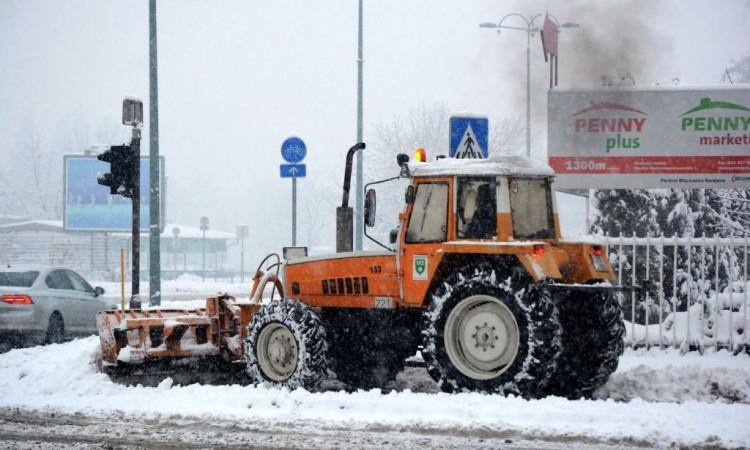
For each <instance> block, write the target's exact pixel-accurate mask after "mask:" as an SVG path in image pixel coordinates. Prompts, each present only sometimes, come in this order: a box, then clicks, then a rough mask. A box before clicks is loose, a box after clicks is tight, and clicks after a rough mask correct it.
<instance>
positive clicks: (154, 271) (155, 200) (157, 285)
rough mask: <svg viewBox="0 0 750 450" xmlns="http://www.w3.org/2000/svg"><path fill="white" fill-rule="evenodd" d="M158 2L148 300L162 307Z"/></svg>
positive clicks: (152, 29)
mask: <svg viewBox="0 0 750 450" xmlns="http://www.w3.org/2000/svg"><path fill="white" fill-rule="evenodd" d="M156 48H157V47H156V0H149V4H148V49H149V102H148V104H149V133H148V134H149V149H150V150H149V155H150V156H149V215H150V218H149V300H150V304H151V305H154V306H158V305H160V304H161V243H160V240H159V237H160V236H159V233H160V231H161V229H160V228H161V227H160V226H159V222H160V220H159V219H160V216H161V205H160V204H159V198H160V197H161V195H160V194H161V193H160V192H159V187H160V186H159V185H160V181H161V180H160V179H159V174H160V172H161V171H160V170H159V169H160V168H159V83H158V66H157V62H158V59H157V55H156Z"/></svg>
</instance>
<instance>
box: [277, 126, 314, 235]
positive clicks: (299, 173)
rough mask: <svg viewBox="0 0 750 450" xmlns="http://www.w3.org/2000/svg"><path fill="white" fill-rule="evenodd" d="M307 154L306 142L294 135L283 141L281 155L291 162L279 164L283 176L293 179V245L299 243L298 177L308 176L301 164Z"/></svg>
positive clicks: (280, 173)
mask: <svg viewBox="0 0 750 450" xmlns="http://www.w3.org/2000/svg"><path fill="white" fill-rule="evenodd" d="M305 156H307V146H305V142H304V141H303V140H302V139H300V138H298V137H296V136H292V137H289V138H287V139H286V140H285V141H284V142H282V143H281V157H282V158H284V160H285V161H286V162H288V163H289V164H281V165H280V166H279V175H280V176H281V178H291V179H292V246H293V247H294V246H296V245H297V178H304V177H306V176H307V168H306V167H305V165H304V164H300V163H301V162H302V160H303V159H305Z"/></svg>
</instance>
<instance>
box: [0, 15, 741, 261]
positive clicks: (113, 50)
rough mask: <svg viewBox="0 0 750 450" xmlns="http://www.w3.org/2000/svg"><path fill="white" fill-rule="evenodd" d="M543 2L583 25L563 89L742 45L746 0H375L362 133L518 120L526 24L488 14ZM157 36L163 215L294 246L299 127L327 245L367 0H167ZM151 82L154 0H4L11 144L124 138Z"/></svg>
mask: <svg viewBox="0 0 750 450" xmlns="http://www.w3.org/2000/svg"><path fill="white" fill-rule="evenodd" d="M546 8H549V11H550V13H552V14H554V15H555V16H556V17H557V18H558V19H559V20H560V21H561V22H568V21H573V22H576V23H578V24H580V28H578V29H567V30H564V31H563V33H562V34H561V36H560V52H561V56H560V82H561V87H566V86H567V87H569V86H578V87H596V86H597V82H598V80H600V76H601V75H602V74H608V75H611V76H616V75H618V74H621V73H625V72H628V73H631V74H632V75H633V76H634V77H635V78H636V81H637V83H638V84H640V85H645V86H652V85H654V84H662V85H669V84H671V83H673V81H672V80H673V79H679V83H680V84H681V85H707V84H708V85H711V84H718V83H720V81H721V80H720V79H721V76H722V73H723V71H724V69H725V68H726V67H727V66H728V65H729V64H730V62H731V60H732V58H736V57H739V56H740V55H742V54H744V53H747V52H748V51H750V39H749V38H748V33H747V28H748V26H749V25H750V11H749V9H750V7H748V2H747V1H746V0H725V1H713V2H709V1H697V0H671V1H666V0H664V1H654V0H651V1H645V0H644V1H607V2H604V1H597V2H593V1H592V2H584V1H565V2H563V1H562V0H558V1H553V0H550V1H523V2H521V1H504V2H497V1H493V0H481V1H480V0H476V1H475V0H470V1H456V0H454V1H447V0H414V1H404V0H378V1H371V0H370V1H368V0H365V46H364V49H365V57H364V59H365V106H364V115H365V140H366V141H367V138H368V137H369V136H370V133H371V131H372V129H373V127H374V125H376V124H378V123H383V122H387V121H390V120H392V119H393V118H394V117H395V116H399V115H400V116H403V115H404V114H406V113H408V111H409V110H410V108H414V107H417V106H419V105H433V104H442V105H445V106H446V107H447V108H448V109H449V110H451V111H471V112H476V113H484V114H487V115H488V116H490V117H504V116H512V115H519V114H520V115H521V116H522V115H523V113H524V96H523V94H524V93H525V84H524V82H525V78H524V76H525V71H524V70H525V46H526V36H525V33H523V32H514V31H509V32H503V33H502V34H499V35H498V34H497V33H495V32H494V31H493V30H486V29H480V28H479V27H478V24H479V23H480V22H487V21H494V22H497V21H498V20H500V18H501V17H503V16H504V15H505V14H507V13H510V12H520V13H522V14H524V15H526V16H528V15H531V14H536V13H539V12H544V11H545V9H546ZM506 23H507V24H511V23H512V22H506ZM538 23H541V21H539V22H538ZM516 24H518V22H516ZM158 33H159V34H158V39H159V102H160V133H161V135H160V149H161V154H162V155H164V156H165V157H166V168H167V176H168V178H169V183H168V187H169V194H168V195H169V197H168V217H169V219H170V220H173V221H177V222H181V223H185V224H191V225H197V224H198V219H199V217H200V216H203V215H206V216H208V217H209V218H210V219H211V223H212V228H218V229H223V230H227V231H234V227H235V225H236V224H238V223H248V224H250V230H251V231H250V233H251V236H253V237H254V238H255V240H257V241H258V242H262V243H261V244H258V247H263V248H259V249H258V251H257V253H262V252H264V251H265V250H266V249H268V250H272V249H274V250H275V249H278V248H279V247H280V246H281V245H288V244H289V243H290V242H289V241H290V238H289V235H290V220H289V199H290V190H291V188H290V184H291V183H290V182H289V181H288V180H280V179H279V177H278V171H279V169H278V165H279V163H280V162H281V157H280V155H279V146H280V144H281V142H282V141H283V140H284V138H286V137H287V136H289V135H290V134H292V133H295V134H298V135H299V136H301V137H302V138H303V139H304V140H305V141H306V143H307V146H308V157H307V159H306V160H305V162H306V163H307V165H308V178H307V179H305V180H301V181H300V183H299V186H300V197H301V200H303V201H308V202H309V203H314V204H316V208H317V210H316V211H308V212H307V213H306V214H307V215H308V216H309V215H311V214H317V215H323V216H325V217H329V218H330V221H331V222H330V226H329V228H331V229H330V230H327V231H326V233H329V234H328V235H329V237H330V243H331V244H332V242H333V241H332V238H333V221H332V220H333V217H334V214H335V211H334V208H335V204H336V203H337V202H339V201H340V193H339V192H334V194H335V198H329V197H333V195H328V194H326V198H325V199H324V201H322V202H321V201H320V199H319V198H315V197H320V194H321V192H322V191H323V190H325V189H326V186H328V185H330V184H331V183H332V182H334V181H335V182H336V183H340V180H339V178H341V177H342V173H343V164H342V163H341V162H342V158H343V153H344V152H345V150H346V149H347V148H348V147H349V146H350V145H351V144H353V143H354V141H355V137H356V77H357V71H356V52H357V41H356V37H357V1H356V0H349V1H344V0H316V1H301V0H298V1H290V0H287V1H263V2H261V1H221V2H216V1H212V2H209V1H196V0H160V1H159V2H158ZM531 58H532V67H531V70H532V73H533V78H534V83H533V94H532V95H533V96H534V123H535V126H534V134H533V139H532V140H533V142H534V146H533V147H534V154H535V156H536V157H539V158H544V157H545V147H546V143H545V142H544V141H545V139H546V136H545V135H544V130H543V126H541V125H539V124H543V123H544V109H545V108H546V104H545V101H544V99H545V98H546V83H547V81H546V76H547V70H548V69H547V66H546V65H545V63H544V60H543V58H542V53H541V50H540V42H539V38H538V36H535V38H534V40H533V41H532V46H531ZM147 81H148V1H146V0H142V1H124V0H123V1H94V0H89V1H72V0H65V1H63V0H0V105H1V106H0V154H1V155H3V156H4V157H5V156H6V155H8V154H9V153H10V149H11V148H12V147H13V146H14V145H16V139H15V138H14V136H15V135H16V134H17V133H18V130H19V128H20V126H21V123H22V121H24V120H27V121H28V120H31V121H32V122H33V123H34V125H35V127H36V128H37V130H38V131H39V132H40V134H41V137H42V140H43V144H44V145H48V146H56V147H67V148H59V149H57V150H59V153H60V155H61V154H62V153H63V152H66V153H80V152H81V151H82V150H84V148H73V147H74V146H75V145H77V144H78V143H77V142H76V140H75V139H73V140H71V139H70V138H69V136H71V135H76V136H79V139H78V141H79V142H86V143H89V144H93V143H97V142H96V141H97V139H102V138H105V139H114V140H115V141H116V142H99V143H102V144H104V143H106V144H111V143H117V142H123V141H125V139H127V137H128V135H129V131H128V130H127V128H126V127H123V126H120V125H119V112H120V111H119V108H120V103H121V100H122V97H123V96H124V95H131V96H137V97H140V98H142V99H143V100H144V103H147V102H148V88H147ZM145 109H146V110H147V106H146V108H145ZM144 136H148V129H147V128H146V129H145V130H144ZM66 137H67V138H66ZM143 149H144V152H146V151H147V149H148V140H147V139H145V140H144V146H143ZM428 151H430V152H445V151H446V150H445V149H428ZM60 157H61V156H60ZM3 163H4V164H5V163H8V162H7V161H4V162H3ZM10 163H12V162H10ZM394 169H395V165H394ZM60 177H62V173H61V174H60ZM313 200H318V201H317V202H313ZM301 220H302V224H301V226H304V225H305V222H304V221H305V220H306V219H305V218H301ZM302 243H303V244H304V242H302Z"/></svg>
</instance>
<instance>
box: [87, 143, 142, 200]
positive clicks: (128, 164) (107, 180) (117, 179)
mask: <svg viewBox="0 0 750 450" xmlns="http://www.w3.org/2000/svg"><path fill="white" fill-rule="evenodd" d="M96 159H98V160H99V161H104V162H108V163H109V165H110V169H109V170H110V173H100V174H99V175H98V176H97V182H98V183H99V184H101V185H103V186H109V193H110V194H112V195H122V196H123V197H128V198H132V197H133V189H134V187H135V177H134V176H133V172H134V168H133V164H134V161H137V159H136V158H134V155H133V152H132V151H131V147H130V146H129V145H113V146H111V147H109V150H106V151H104V152H102V153H100V154H99V155H98V156H97V157H96Z"/></svg>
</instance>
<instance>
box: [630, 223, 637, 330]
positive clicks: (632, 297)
mask: <svg viewBox="0 0 750 450" xmlns="http://www.w3.org/2000/svg"><path fill="white" fill-rule="evenodd" d="M637 252H638V250H637V248H636V246H635V232H633V264H632V266H631V267H632V274H631V276H630V281H631V282H632V283H633V286H635V278H636V277H635V272H636V266H635V254H636V253H637ZM630 312H631V314H632V315H633V321H632V322H631V323H630V331H631V333H632V334H633V342H635V340H636V339H635V291H633V292H631V293H630Z"/></svg>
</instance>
